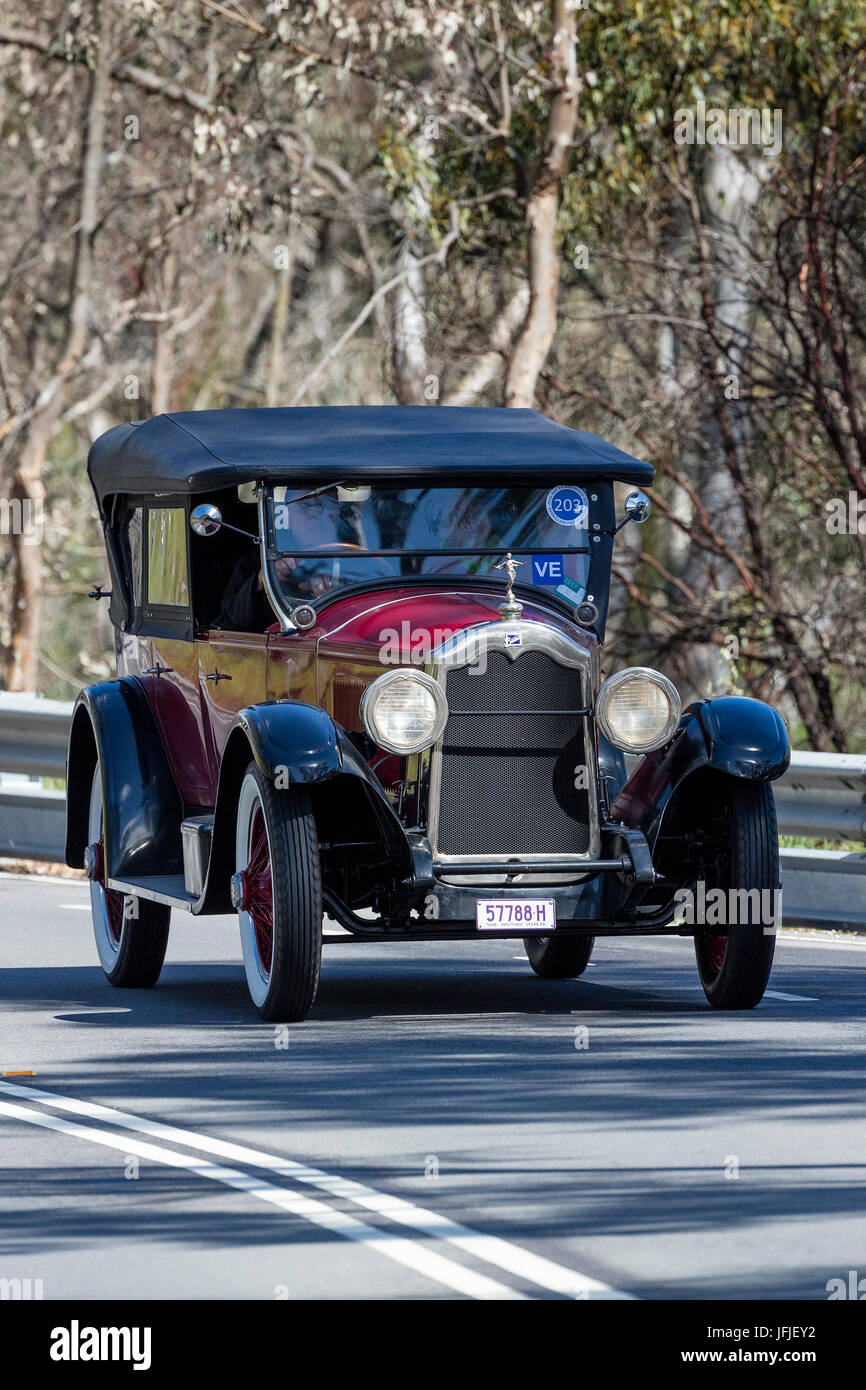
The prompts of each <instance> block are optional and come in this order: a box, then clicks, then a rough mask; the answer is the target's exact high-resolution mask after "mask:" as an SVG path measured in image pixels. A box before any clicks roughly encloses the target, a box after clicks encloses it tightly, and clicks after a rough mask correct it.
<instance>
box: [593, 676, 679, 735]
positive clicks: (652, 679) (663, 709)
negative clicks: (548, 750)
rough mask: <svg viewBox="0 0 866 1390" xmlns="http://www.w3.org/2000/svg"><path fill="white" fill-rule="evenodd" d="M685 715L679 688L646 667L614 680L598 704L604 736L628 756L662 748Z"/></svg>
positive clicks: (609, 681) (611, 677) (611, 680)
mask: <svg viewBox="0 0 866 1390" xmlns="http://www.w3.org/2000/svg"><path fill="white" fill-rule="evenodd" d="M681 711H682V701H681V700H680V697H679V694H678V692H677V688H676V686H675V685H673V683H672V682H671V681H669V680H668V678H667V676H663V675H662V674H661V672H659V671H651V670H650V669H649V668H648V667H646V666H631V667H629V669H628V670H627V671H618V672H617V673H616V675H615V676H610V677H609V679H608V680H606V681H605V682H604V685H603V686H602V687H601V689H600V690H599V692H598V695H597V696H596V701H595V717H596V719H597V720H598V724H599V727H600V729H601V731H602V733H603V734H604V736H605V738H607V739H609V740H610V742H611V743H612V744H613V745H614V747H615V748H621V749H622V750H623V752H625V753H649V752H651V751H652V749H653V748H661V747H662V745H663V744H665V743H667V742H668V740H669V739H670V738H671V737H672V735H673V732H674V729H675V728H676V727H677V724H678V723H679V719H680V713H681Z"/></svg>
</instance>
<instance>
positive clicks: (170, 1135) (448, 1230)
mask: <svg viewBox="0 0 866 1390" xmlns="http://www.w3.org/2000/svg"><path fill="white" fill-rule="evenodd" d="M0 1091H5V1092H6V1093H7V1094H9V1095H15V1096H18V1097H19V1098H21V1099H26V1100H33V1101H38V1102H39V1103H40V1104H43V1105H47V1106H51V1107H53V1108H54V1109H57V1110H66V1111H70V1112H72V1113H74V1114H79V1115H85V1116H88V1117H89V1118H91V1119H96V1120H101V1121H103V1122H105V1123H107V1124H112V1125H115V1126H116V1127H118V1128H122V1129H129V1130H133V1131H136V1132H138V1133H141V1134H147V1135H150V1136H151V1137H153V1138H158V1139H166V1140H169V1141H171V1142H173V1143H176V1144H183V1145H185V1146H186V1147H187V1148H191V1149H199V1150H200V1151H202V1152H204V1153H211V1154H214V1155H218V1156H219V1157H221V1158H228V1159H233V1160H234V1161H235V1162H236V1163H246V1164H248V1165H249V1166H251V1167H257V1168H266V1169H268V1170H269V1171H270V1172H272V1173H275V1174H277V1175H278V1176H280V1177H284V1178H289V1179H291V1180H292V1181H294V1182H298V1183H304V1184H307V1185H309V1186H311V1187H316V1188H318V1189H319V1190H321V1191H324V1192H327V1193H329V1194H330V1195H331V1196H334V1197H340V1198H343V1199H344V1200H346V1201H349V1202H352V1203H353V1204H354V1205H355V1206H359V1207H364V1208H366V1209H367V1210H368V1211H373V1212H377V1213H378V1214H379V1215H380V1216H385V1217H388V1218H389V1219H390V1220H392V1221H396V1222H398V1223H400V1224H401V1225H404V1226H408V1227H411V1228H412V1229H413V1230H415V1231H417V1232H418V1233H419V1234H421V1235H424V1236H428V1237H432V1238H435V1239H437V1240H443V1241H445V1242H447V1243H448V1244H451V1245H453V1246H455V1248H457V1249H460V1250H463V1251H465V1252H466V1253H467V1254H470V1255H473V1256H475V1257H476V1258H478V1259H481V1260H484V1261H485V1262H486V1263H487V1264H490V1265H494V1266H496V1267H497V1268H498V1269H502V1270H505V1271H507V1272H508V1273H509V1274H513V1275H516V1276H517V1277H518V1278H522V1279H525V1280H527V1281H529V1282H530V1283H533V1284H537V1285H538V1286H539V1287H541V1288H543V1289H546V1290H548V1291H549V1292H551V1293H558V1294H562V1295H565V1296H566V1297H568V1298H581V1299H584V1298H589V1299H630V1298H631V1295H630V1294H627V1293H623V1292H622V1291H621V1290H619V1289H615V1288H613V1287H612V1286H611V1285H610V1284H606V1283H603V1282H602V1281H601V1280H598V1279H593V1278H591V1277H590V1276H589V1275H586V1274H581V1273H580V1272H579V1271H577V1270H573V1269H569V1268H567V1267H566V1266H565V1265H560V1264H557V1263H556V1262H555V1261H553V1260H548V1259H545V1258H544V1257H543V1256H540V1255H535V1254H533V1253H532V1252H531V1251H529V1250H525V1249H524V1248H523V1247H522V1246H519V1245H512V1244H511V1242H510V1241H507V1240H503V1239H501V1238H500V1237H499V1236H488V1235H484V1234H483V1233H482V1232H480V1231H476V1230H473V1229H472V1228H471V1227H469V1226H464V1225H463V1224H462V1223H460V1222H457V1221H452V1220H451V1219H450V1218H449V1217H446V1216H440V1215H439V1214H438V1213H437V1212H433V1211H430V1210H428V1209H427V1208H425V1207H419V1206H416V1205H415V1204H414V1203H412V1202H407V1201H405V1200H404V1199H403V1198H400V1197H395V1196H392V1195H390V1194H388V1193H385V1192H378V1191H377V1190H376V1189H375V1188H372V1187H367V1186H366V1185H365V1184H364V1183H359V1182H355V1181H353V1180H352V1179H349V1178H342V1177H339V1176H337V1175H335V1174H331V1173H326V1172H324V1171H323V1170H322V1169H319V1168H311V1167H309V1166H308V1165H307V1164H304V1163H298V1162H297V1161H295V1160H294V1159H290V1158H283V1157H281V1156H279V1155H276V1154H268V1153H263V1152H262V1151H261V1150H259V1149H253V1148H249V1147H248V1146H247V1145H245V1144H235V1143H232V1142H231V1141H229V1140H225V1139H214V1138H211V1137H210V1136H207V1135H203V1134H197V1133H196V1132H195V1131H194V1130H189V1129H181V1128H178V1127H177V1126H176V1125H168V1124H163V1123H162V1122H160V1121H158V1120H147V1119H144V1118H142V1117H141V1116H138V1115H131V1114H129V1113H128V1112H127V1111H123V1110H115V1109H114V1108H113V1107H111V1106H107V1105H98V1104H95V1103H94V1102H92V1101H82V1100H74V1099H72V1098H71V1097H68V1096H59V1095H56V1094H55V1093H53V1092H50V1091H41V1090H37V1089H36V1088H35V1087H32V1086H17V1085H14V1084H13V1083H11V1082H0ZM14 1108H16V1109H17V1108H18V1107H14ZM25 1113H28V1114H31V1113H34V1112H31V1111H27V1112H25ZM93 1133H94V1134H98V1135H102V1131H100V1130H94V1131H93ZM180 1157H183V1156H182V1155H181V1156H180ZM276 1190H277V1191H282V1190H283V1189H279V1188H278V1189H276ZM461 1268H462V1267H461ZM497 1296H501V1295H497Z"/></svg>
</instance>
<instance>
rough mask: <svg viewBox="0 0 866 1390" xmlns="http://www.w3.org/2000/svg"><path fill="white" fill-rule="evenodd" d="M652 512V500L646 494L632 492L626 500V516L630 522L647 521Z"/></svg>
mask: <svg viewBox="0 0 866 1390" xmlns="http://www.w3.org/2000/svg"><path fill="white" fill-rule="evenodd" d="M651 510H652V508H651V506H650V500H649V498H648V497H647V495H646V493H645V492H630V493H629V495H628V497H627V498H626V499H625V514H626V516H627V517H628V519H629V521H646V520H647V518H648V517H649V514H650V511H651Z"/></svg>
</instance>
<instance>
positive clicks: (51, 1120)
mask: <svg viewBox="0 0 866 1390" xmlns="http://www.w3.org/2000/svg"><path fill="white" fill-rule="evenodd" d="M7 1089H8V1088H7ZM21 1089H26V1088H23V1087H22V1088H21ZM0 1114H2V1115H8V1116H9V1117H10V1119H13V1120H21V1121H23V1123H24V1124H28V1125H40V1126H41V1127H42V1128H43V1129H53V1130H57V1131H59V1132H60V1133H61V1134H69V1135H71V1136H72V1137H73V1138H75V1139H84V1140H86V1141H87V1142H88V1143H90V1144H101V1145H103V1147H105V1148H108V1149H118V1150H119V1151H120V1152H121V1153H124V1154H127V1153H131V1154H137V1155H138V1157H139V1158H144V1159H147V1160H149V1161H150V1162H152V1163H163V1164H166V1165H167V1166H168V1167H170V1168H184V1169H186V1171H187V1172H190V1173H195V1174H197V1176H198V1177H201V1178H210V1179H211V1180H212V1181H213V1182H219V1183H223V1184H224V1185H225V1186H226V1187H234V1188H237V1190H238V1191H240V1192H246V1193H247V1195H248V1196H250V1197H257V1198H258V1199H259V1201H261V1202H269V1203H270V1204H271V1205H272V1206H275V1207H280V1208H281V1209H282V1210H283V1211H287V1212H290V1213H291V1214H292V1216H299V1217H301V1218H302V1219H303V1220H304V1221H309V1222H311V1223H312V1224H313V1225H314V1226H321V1227H323V1228H324V1229H325V1230H326V1231H332V1232H334V1233H335V1234H337V1235H341V1236H345V1237H346V1239H347V1240H354V1241H357V1242H358V1244H360V1245H366V1246H369V1248H370V1249H372V1250H376V1251H377V1252H378V1253H379V1254H380V1255H385V1256H387V1258H388V1259H390V1260H395V1261H396V1262H397V1264H401V1265H405V1266H406V1267H407V1268H409V1269H414V1270H415V1271H416V1272H417V1273H419V1274H423V1275H424V1276H425V1277H426V1278H428V1279H432V1280H434V1281H435V1282H436V1283H438V1284H444V1286H445V1287H446V1288H448V1289H453V1290H454V1291H455V1292H457V1293H462V1294H466V1296H467V1297H468V1298H476V1299H484V1300H487V1299H524V1298H525V1297H526V1295H525V1294H522V1293H519V1292H518V1291H517V1290H516V1289H510V1288H507V1287H506V1285H504V1284H499V1283H497V1282H496V1280H494V1279H488V1278H487V1276H486V1275H484V1274H477V1273H476V1272H475V1271H474V1270H471V1269H467V1268H465V1267H464V1266H463V1265H459V1264H456V1263H455V1261H453V1260H448V1259H445V1258H444V1257H443V1256H442V1255H438V1254H436V1252H435V1251H433V1250H428V1249H426V1248H425V1247H424V1246H423V1245H419V1244H417V1243H416V1242H415V1241H412V1240H409V1239H407V1238H406V1237H405V1236H391V1235H388V1234H387V1233H386V1232H385V1231H383V1230H380V1229H378V1228H377V1227H375V1226H368V1225H367V1223H366V1222H365V1221H359V1220H358V1218H357V1217H355V1216H350V1215H349V1214H348V1213H347V1212H342V1211H335V1210H334V1208H333V1207H329V1206H326V1205H325V1203H324V1202H317V1201H316V1200H315V1198H313V1197H302V1196H298V1195H297V1194H296V1193H294V1192H288V1191H286V1189H285V1188H284V1187H276V1186H274V1184H273V1183H269V1182H265V1180H264V1179H263V1178H252V1177H250V1176H249V1174H247V1173H241V1172H240V1171H239V1170H238V1169H237V1168H224V1167H222V1166H221V1165H220V1164H216V1163H210V1162H209V1161H208V1159H206V1158H191V1157H190V1156H189V1155H188V1154H181V1153H178V1152H177V1151H176V1150H175V1149H166V1148H163V1147H162V1145H158V1144H143V1143H142V1142H141V1140H139V1139H129V1138H127V1137H126V1136H125V1135H120V1134H106V1133H105V1132H104V1131H103V1130H99V1129H91V1127H90V1126H89V1125H79V1124H75V1123H74V1122H73V1121H71V1120H63V1119H61V1118H60V1117H59V1116H58V1115H45V1114H43V1113H42V1112H41V1111H37V1110H33V1109H32V1108H30V1107H25V1106H23V1105H10V1104H9V1102H8V1101H0Z"/></svg>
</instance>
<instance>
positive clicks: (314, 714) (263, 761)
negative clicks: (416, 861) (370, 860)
mask: <svg viewBox="0 0 866 1390" xmlns="http://www.w3.org/2000/svg"><path fill="white" fill-rule="evenodd" d="M251 758H252V759H253V761H254V762H255V764H256V766H257V767H258V768H259V770H260V772H262V774H263V775H264V776H265V777H268V778H270V780H271V781H273V782H275V784H276V785H277V787H278V788H280V789H284V788H287V787H289V786H292V785H295V786H298V785H300V786H305V787H307V788H308V789H309V791H310V793H311V795H312V797H313V807H314V811H317V812H318V811H320V810H321V811H322V813H324V807H325V798H327V806H328V810H327V814H328V816H329V817H330V821H329V823H330V824H331V825H332V827H335V826H339V825H341V824H345V825H350V824H351V816H352V815H353V814H354V813H356V812H357V802H353V801H352V800H351V799H350V798H349V797H348V796H346V795H344V788H345V787H346V784H347V782H348V781H349V780H351V781H352V783H354V784H355V785H357V784H359V783H360V784H361V786H362V787H363V789H364V793H365V796H366V805H367V806H368V808H369V811H370V814H371V815H372V818H373V822H374V824H375V825H376V827H377V829H378V834H379V836H380V837H381V841H382V844H383V846H384V847H385V850H386V853H387V854H388V855H389V856H390V857H391V858H392V859H393V861H394V863H395V866H396V867H397V868H398V869H399V870H402V872H404V873H408V872H410V871H411V862H412V858H411V851H410V848H409V843H408V840H407V838H406V832H405V830H404V828H403V826H402V824H401V822H400V820H399V819H398V817H397V816H396V814H395V812H394V809H393V807H392V806H391V804H390V802H389V801H388V798H387V797H386V796H385V793H384V791H383V789H382V786H381V784H380V783H379V782H378V780H377V779H376V777H375V776H374V774H373V773H372V772H371V770H370V767H369V765H368V763H367V762H366V760H365V759H364V757H363V756H362V755H361V753H360V752H359V751H358V749H357V748H356V747H355V745H354V743H353V742H352V740H351V739H350V738H349V736H348V735H347V734H346V733H345V731H344V730H343V729H341V728H340V726H339V725H338V724H335V723H334V721H333V720H332V719H331V717H330V716H329V715H328V714H326V713H325V711H324V710H321V709H319V708H318V707H317V706H315V705H305V704H301V703H299V702H295V701H291V700H274V701H269V702H266V703H264V704H261V705H252V706H249V707H248V708H247V709H243V710H241V711H240V712H239V714H238V715H237V718H236V719H235V721H234V724H233V725H232V727H231V729H230V731H229V736H228V739H227V740H226V745H225V748H224V749H223V756H222V762H221V765H220V776H219V786H218V788H217V800H216V807H215V814H214V824H213V839H212V847H211V856H210V864H209V866H208V876H207V883H206V886H205V891H204V893H203V894H202V897H201V898H200V899H199V902H198V903H197V904H196V906H195V909H194V911H195V912H225V911H230V910H231V905H230V903H229V898H228V883H229V876H230V873H231V870H230V869H229V870H226V865H229V864H234V862H235V859H234V856H235V823H236V817H237V799H238V793H239V791H240V786H241V782H242V781H243V777H244V774H245V772H246V769H247V767H248V766H249V762H250V759H251ZM350 838H351V837H350Z"/></svg>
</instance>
